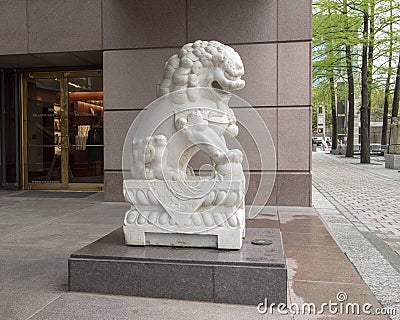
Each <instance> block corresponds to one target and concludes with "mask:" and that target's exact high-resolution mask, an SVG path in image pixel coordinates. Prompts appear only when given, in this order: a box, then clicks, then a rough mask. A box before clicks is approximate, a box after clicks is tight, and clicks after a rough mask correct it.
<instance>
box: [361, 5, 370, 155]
mask: <svg viewBox="0 0 400 320" xmlns="http://www.w3.org/2000/svg"><path fill="white" fill-rule="evenodd" d="M368 42H369V41H368V13H367V12H364V27H363V49H362V65H361V163H370V162H371V157H370V139H369V138H370V136H369V123H368V122H369V112H368V104H369V103H368V100H369V99H368V98H369V94H368Z"/></svg>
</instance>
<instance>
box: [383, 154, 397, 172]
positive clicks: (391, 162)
mask: <svg viewBox="0 0 400 320" xmlns="http://www.w3.org/2000/svg"><path fill="white" fill-rule="evenodd" d="M385 168H387V169H395V170H400V154H385Z"/></svg>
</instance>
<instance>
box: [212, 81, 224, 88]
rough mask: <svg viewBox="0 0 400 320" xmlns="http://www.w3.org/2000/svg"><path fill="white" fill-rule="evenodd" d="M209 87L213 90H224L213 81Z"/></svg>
mask: <svg viewBox="0 0 400 320" xmlns="http://www.w3.org/2000/svg"><path fill="white" fill-rule="evenodd" d="M211 86H212V87H213V88H214V89H219V90H224V88H222V87H221V85H220V84H219V83H218V81H213V82H212V83H211Z"/></svg>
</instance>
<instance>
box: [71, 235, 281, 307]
mask: <svg viewBox="0 0 400 320" xmlns="http://www.w3.org/2000/svg"><path fill="white" fill-rule="evenodd" d="M255 239H266V240H270V241H272V244H271V245H254V244H252V243H251V241H253V240H255ZM124 242H125V241H124V234H123V231H122V228H120V229H117V230H115V231H114V232H112V233H110V234H108V235H107V236H105V237H104V238H102V239H100V240H98V241H96V242H94V243H92V244H90V245H88V246H86V247H84V248H82V249H80V250H78V251H76V252H75V253H73V254H72V255H71V257H70V259H69V289H70V290H71V291H81V292H93V293H105V294H119V295H130V296H142V297H153V298H168V299H182V300H194V301H207V302H216V303H233V304H246V305H253V306H256V305H257V304H258V303H260V302H263V301H264V300H265V298H267V299H268V301H269V302H270V303H272V302H273V303H276V304H278V303H286V295H287V289H286V288H287V270H286V264H285V259H284V253H283V247H282V238H281V233H280V230H279V229H272V228H271V229H266V228H247V229H246V238H245V239H244V243H243V247H242V249H241V250H240V251H239V250H224V251H221V250H218V249H209V248H208V249H207V248H179V247H158V246H149V247H143V246H126V245H125V243H124Z"/></svg>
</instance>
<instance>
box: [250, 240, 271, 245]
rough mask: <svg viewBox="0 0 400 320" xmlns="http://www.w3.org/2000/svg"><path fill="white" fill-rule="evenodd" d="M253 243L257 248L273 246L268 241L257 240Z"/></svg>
mask: <svg viewBox="0 0 400 320" xmlns="http://www.w3.org/2000/svg"><path fill="white" fill-rule="evenodd" d="M251 243H252V244H255V245H257V246H267V245H269V244H272V241H271V240H267V239H255V240H253V241H251Z"/></svg>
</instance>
